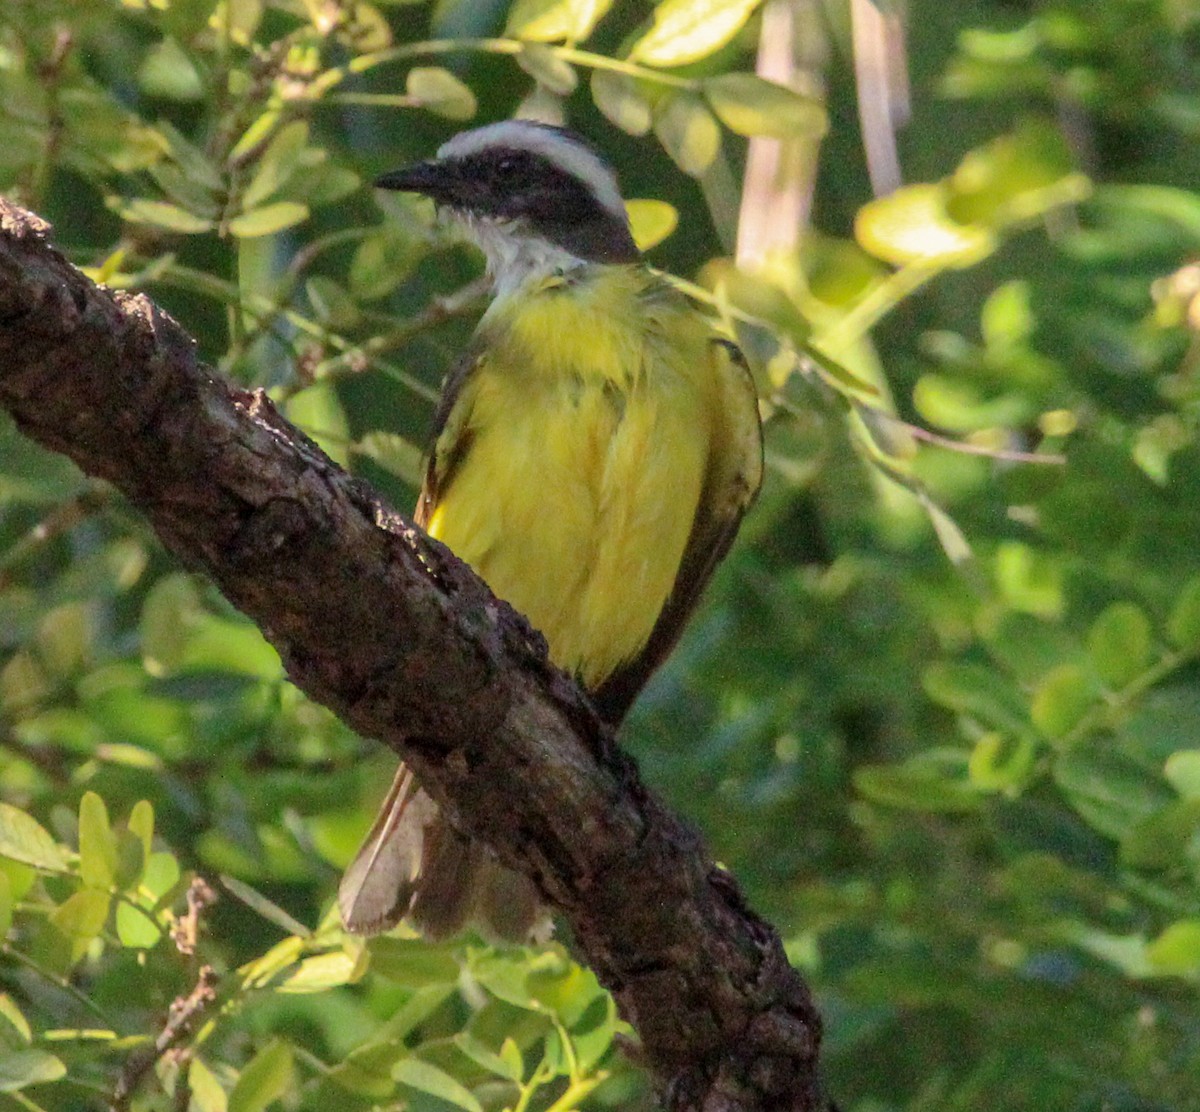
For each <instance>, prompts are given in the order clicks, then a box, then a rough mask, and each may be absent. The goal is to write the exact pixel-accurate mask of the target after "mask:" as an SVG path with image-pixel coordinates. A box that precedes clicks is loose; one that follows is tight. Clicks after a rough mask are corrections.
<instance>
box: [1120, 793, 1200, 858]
mask: <svg viewBox="0 0 1200 1112" xmlns="http://www.w3.org/2000/svg"><path fill="white" fill-rule="evenodd" d="M1197 833H1200V799H1176V800H1174V801H1172V802H1170V803H1168V804H1167V805H1166V806H1165V807H1162V808H1160V809H1159V810H1157V811H1155V812H1154V813H1153V814H1150V815H1147V816H1146V817H1145V818H1144V819H1140V820H1139V821H1138V822H1137V823H1135V824H1134V826H1133V827H1132V828H1131V829H1130V830H1129V832H1128V833H1127V834H1126V835H1125V837H1124V838H1122V839H1121V864H1122V865H1126V866H1128V867H1129V868H1132V869H1174V868H1177V867H1179V866H1181V865H1183V864H1184V862H1185V861H1186V860H1187V848H1188V845H1189V843H1190V842H1191V841H1192V838H1193V837H1194V836H1195V835H1196V834H1197Z"/></svg>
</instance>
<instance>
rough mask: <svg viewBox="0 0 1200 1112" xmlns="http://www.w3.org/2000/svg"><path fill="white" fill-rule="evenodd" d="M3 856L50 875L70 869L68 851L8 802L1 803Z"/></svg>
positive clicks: (0, 817)
mask: <svg viewBox="0 0 1200 1112" xmlns="http://www.w3.org/2000/svg"><path fill="white" fill-rule="evenodd" d="M0 855H2V856H4V857H11V858H12V859H13V860H14V861H22V862H24V863H25V864H26V865H33V866H34V867H35V868H38V869H47V870H49V871H51V872H62V871H64V870H65V869H66V868H67V855H66V851H65V850H64V849H63V848H62V847H61V846H60V845H59V844H58V843H57V842H55V840H54V839H53V838H51V837H50V835H49V834H48V833H47V832H46V830H45V828H44V827H43V826H42V825H41V824H40V823H39V822H38V821H37V820H36V819H33V818H30V816H29V815H27V814H25V812H24V811H21V810H18V809H17V808H16V807H13V806H12V805H11V804H8V803H0Z"/></svg>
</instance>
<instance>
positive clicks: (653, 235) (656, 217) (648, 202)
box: [625, 197, 679, 251]
mask: <svg viewBox="0 0 1200 1112" xmlns="http://www.w3.org/2000/svg"><path fill="white" fill-rule="evenodd" d="M625 211H626V213H627V214H628V215H629V227H630V230H631V231H632V232H633V241H634V243H636V244H637V245H638V250H640V251H649V250H650V248H651V247H655V246H657V245H658V244H660V243H662V241H663V240H664V239H666V238H667V236H669V235H670V234H671V233H672V232H673V231H674V230H675V228H676V227H677V226H678V224H679V213H678V212H677V211H676V210H675V206H674V205H671V204H668V203H667V202H666V201H656V200H653V199H651V198H642V197H639V198H636V199H634V200H632V201H626V202H625Z"/></svg>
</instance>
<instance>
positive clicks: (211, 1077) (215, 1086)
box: [188, 1058, 229, 1112]
mask: <svg viewBox="0 0 1200 1112" xmlns="http://www.w3.org/2000/svg"><path fill="white" fill-rule="evenodd" d="M188 1088H189V1089H190V1090H191V1094H192V1105H194V1106H195V1109H196V1112H228V1109H229V1098H228V1097H227V1096H226V1095H225V1090H224V1089H222V1088H221V1083H220V1082H219V1081H218V1080H217V1078H216V1075H215V1074H214V1073H213V1072H212V1070H210V1069H209V1068H208V1066H206V1065H205V1064H204V1063H203V1062H202V1061H201V1060H200V1059H199V1058H193V1059H192V1062H191V1065H190V1066H188Z"/></svg>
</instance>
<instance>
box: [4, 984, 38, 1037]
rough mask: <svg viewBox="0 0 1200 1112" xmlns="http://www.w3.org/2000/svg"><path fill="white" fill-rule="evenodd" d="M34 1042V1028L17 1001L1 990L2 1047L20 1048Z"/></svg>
mask: <svg viewBox="0 0 1200 1112" xmlns="http://www.w3.org/2000/svg"><path fill="white" fill-rule="evenodd" d="M31 1042H33V1030H32V1028H30V1026H29V1020H27V1019H26V1018H25V1016H24V1015H23V1014H22V1012H21V1009H20V1008H18V1007H17V1003H16V1001H15V1000H13V998H12V997H11V996H9V995H8V993H7V992H0V1047H3V1048H4V1049H5V1050H20V1049H21V1048H22V1047H24V1046H27V1045H28V1044H29V1043H31Z"/></svg>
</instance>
